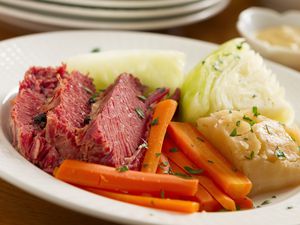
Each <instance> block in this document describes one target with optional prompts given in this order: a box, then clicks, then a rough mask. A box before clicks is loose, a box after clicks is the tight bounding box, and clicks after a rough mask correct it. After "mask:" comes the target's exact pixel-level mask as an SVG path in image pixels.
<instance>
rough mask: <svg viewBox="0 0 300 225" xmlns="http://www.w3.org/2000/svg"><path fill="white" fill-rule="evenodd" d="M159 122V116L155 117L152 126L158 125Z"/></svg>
mask: <svg viewBox="0 0 300 225" xmlns="http://www.w3.org/2000/svg"><path fill="white" fill-rule="evenodd" d="M157 124H158V117H157V118H155V119H153V120H152V121H151V124H150V125H151V126H155V125H157Z"/></svg>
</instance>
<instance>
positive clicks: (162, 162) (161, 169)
mask: <svg viewBox="0 0 300 225" xmlns="http://www.w3.org/2000/svg"><path fill="white" fill-rule="evenodd" d="M169 172H170V164H169V160H168V158H167V157H166V156H165V155H164V154H163V153H162V154H161V156H160V159H159V164H158V167H157V171H156V173H159V174H169Z"/></svg>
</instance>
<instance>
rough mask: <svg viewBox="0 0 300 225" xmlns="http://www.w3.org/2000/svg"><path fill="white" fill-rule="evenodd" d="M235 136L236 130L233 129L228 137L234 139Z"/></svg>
mask: <svg viewBox="0 0 300 225" xmlns="http://www.w3.org/2000/svg"><path fill="white" fill-rule="evenodd" d="M235 136H238V134H237V130H236V128H234V129H233V130H232V131H231V133H230V137H235Z"/></svg>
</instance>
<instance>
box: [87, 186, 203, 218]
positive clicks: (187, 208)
mask: <svg viewBox="0 0 300 225" xmlns="http://www.w3.org/2000/svg"><path fill="white" fill-rule="evenodd" d="M86 190H87V191H90V192H93V193H95V194H99V195H102V196H105V197H108V198H112V199H115V200H119V201H123V202H128V203H132V204H136V205H141V206H146V207H151V208H156V209H165V210H171V211H177V212H184V213H193V212H197V211H198V210H199V203H197V202H193V201H184V200H175V199H167V198H154V197H146V196H136V195H129V194H120V193H114V192H108V191H103V190H99V189H94V188H86Z"/></svg>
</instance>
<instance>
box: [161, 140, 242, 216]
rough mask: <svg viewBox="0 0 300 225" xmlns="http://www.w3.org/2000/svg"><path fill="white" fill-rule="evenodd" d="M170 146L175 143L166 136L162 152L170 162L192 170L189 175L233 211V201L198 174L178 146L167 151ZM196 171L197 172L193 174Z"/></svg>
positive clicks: (206, 178)
mask: <svg viewBox="0 0 300 225" xmlns="http://www.w3.org/2000/svg"><path fill="white" fill-rule="evenodd" d="M171 146H173V147H172V148H174V146H175V145H174V144H173V143H172V141H171V140H170V139H168V138H166V139H165V141H164V145H163V152H164V153H165V154H166V155H167V156H168V158H169V159H170V162H174V163H175V164H176V165H177V166H179V167H180V168H181V169H182V170H184V172H185V173H188V174H189V170H190V171H192V172H194V175H193V174H189V175H190V176H192V177H194V178H196V179H198V180H199V184H200V185H201V186H202V187H204V188H205V189H206V190H207V191H208V192H209V193H210V194H211V195H212V196H213V197H214V198H215V199H216V200H217V201H218V202H219V203H220V204H221V205H222V206H223V207H224V208H225V209H227V210H231V211H234V210H235V209H236V207H235V202H234V201H233V200H232V199H231V198H230V197H229V196H228V195H226V194H225V193H224V192H223V191H222V190H220V189H219V188H218V187H217V186H216V185H215V183H214V182H213V181H212V180H211V179H210V178H208V177H205V176H200V174H201V170H199V168H197V167H196V166H195V164H194V163H192V162H191V161H190V160H189V159H188V158H187V157H186V156H185V155H184V154H183V153H182V152H181V151H180V150H179V149H178V148H177V151H176V152H174V151H173V152H172V151H168V149H170V147H171ZM172 148H171V149H172ZM172 168H173V167H172ZM198 171H199V174H195V173H196V172H198ZM196 195H197V194H196Z"/></svg>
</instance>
